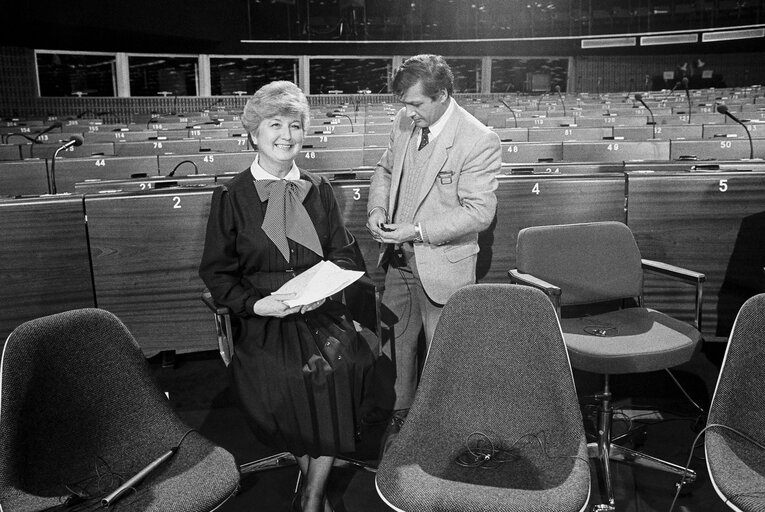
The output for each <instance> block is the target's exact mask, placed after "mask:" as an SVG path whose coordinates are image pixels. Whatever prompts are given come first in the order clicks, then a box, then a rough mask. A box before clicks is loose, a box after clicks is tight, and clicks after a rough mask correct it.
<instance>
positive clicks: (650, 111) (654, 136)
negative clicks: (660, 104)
mask: <svg viewBox="0 0 765 512" xmlns="http://www.w3.org/2000/svg"><path fill="white" fill-rule="evenodd" d="M635 99H636V100H638V101H639V102H640V103H642V104H643V106H644V107H645V108H646V110H648V113H649V114H651V125H652V126H653V138H654V139H655V138H656V119H655V118H654V117H653V110H651V107H649V106H648V105H646V103H645V101H643V95H642V94H640V93H639V92H636V93H635Z"/></svg>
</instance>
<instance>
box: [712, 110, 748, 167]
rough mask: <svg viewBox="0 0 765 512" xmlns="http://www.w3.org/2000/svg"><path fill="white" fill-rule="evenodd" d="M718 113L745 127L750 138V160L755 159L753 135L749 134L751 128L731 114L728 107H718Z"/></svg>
mask: <svg viewBox="0 0 765 512" xmlns="http://www.w3.org/2000/svg"><path fill="white" fill-rule="evenodd" d="M717 111H718V112H719V113H720V114H723V115H726V116H728V117H730V118H731V119H733V120H734V121H736V122H737V123H738V124H740V125H741V126H743V127H744V131H745V132H746V136H747V137H749V160H752V159H754V146H753V145H752V134H751V133H749V128H748V127H747V126H746V125H745V124H744V123H742V122H741V120H739V118H737V117H736V116H734V115H733V114H731V113H730V111H729V110H728V105H717Z"/></svg>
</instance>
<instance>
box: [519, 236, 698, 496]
mask: <svg viewBox="0 0 765 512" xmlns="http://www.w3.org/2000/svg"><path fill="white" fill-rule="evenodd" d="M516 263H517V269H511V270H509V271H508V274H509V276H510V281H511V282H513V283H518V284H524V285H529V286H533V287H536V288H539V289H540V290H542V291H544V292H545V293H546V294H547V295H548V296H549V297H550V299H551V300H552V302H553V304H554V305H555V308H556V310H557V311H558V315H559V317H560V318H561V326H562V328H563V337H564V339H565V341H566V347H567V348H568V353H569V357H570V358H571V365H572V367H574V368H576V369H579V370H583V371H586V372H591V373H596V374H601V375H603V383H604V384H603V390H602V392H601V393H599V394H598V395H596V399H598V401H599V413H598V426H597V430H598V439H597V443H591V444H590V445H589V446H588V448H589V453H590V456H591V457H594V458H598V459H599V461H600V465H601V469H602V473H603V480H604V484H605V491H606V492H605V494H606V499H607V503H605V504H601V505H599V506H598V509H599V510H614V509H615V506H616V505H615V498H614V490H613V484H612V478H611V465H610V460H616V461H621V462H628V463H631V464H636V465H640V466H645V467H650V468H654V469H659V470H663V471H668V472H671V473H673V474H676V475H680V476H681V477H682V478H683V479H684V481H685V482H686V483H690V482H692V481H693V480H695V477H696V475H695V473H694V472H693V471H692V470H687V469H685V468H684V467H682V466H680V465H678V464H673V463H670V462H667V461H664V460H661V459H658V458H656V457H652V456H649V455H646V454H644V453H640V452H637V451H635V450H631V449H629V448H626V447H624V446H621V445H618V444H615V443H612V439H611V430H612V418H613V414H614V409H613V406H612V394H611V386H610V375H613V374H627V373H642V372H651V371H657V370H667V371H668V369H669V368H671V367H673V366H677V365H679V364H682V363H685V362H687V361H689V360H690V359H691V357H692V356H693V354H694V353H695V352H696V351H697V349H698V348H699V345H700V342H701V333H700V332H699V328H700V315H701V300H702V284H703V282H704V280H705V276H704V274H701V273H698V272H692V271H689V270H685V269H682V268H679V267H676V266H672V265H667V264H663V263H659V262H655V261H650V260H645V259H642V258H641V255H640V251H639V249H638V246H637V243H636V242H635V239H634V237H633V235H632V232H631V231H630V229H629V228H628V227H627V226H626V225H624V224H622V223H620V222H593V223H582V224H564V225H553V226H535V227H529V228H525V229H522V230H521V231H520V232H519V233H518V240H517V248H516ZM644 270H650V271H653V272H657V273H659V274H662V275H663V276H668V277H673V278H677V279H682V280H683V281H685V282H688V283H690V284H692V285H694V286H695V309H694V315H695V316H694V321H693V325H689V324H687V323H685V322H681V321H679V320H677V319H675V318H672V317H669V316H667V315H665V314H663V313H660V312H659V311H656V310H653V309H649V308H646V307H645V306H644V303H643V271H644ZM668 374H669V375H670V377H672V379H673V381H674V382H675V383H676V384H678V386H679V383H678V381H677V380H676V379H675V378H674V376H673V375H672V373H671V372H668ZM681 390H682V388H681ZM683 393H685V391H683ZM685 396H686V398H688V399H689V400H690V397H689V396H688V395H687V393H686V394H685ZM691 402H692V400H691ZM694 405H696V404H695V402H694ZM696 407H697V408H698V409H699V410H700V407H698V405H696Z"/></svg>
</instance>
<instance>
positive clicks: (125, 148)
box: [114, 139, 200, 156]
mask: <svg viewBox="0 0 765 512" xmlns="http://www.w3.org/2000/svg"><path fill="white" fill-rule="evenodd" d="M199 147H200V146H199V139H186V140H147V141H143V142H139V141H135V142H117V143H115V144H114V154H115V155H118V156H143V155H164V154H167V153H176V154H188V153H197V152H198V151H199Z"/></svg>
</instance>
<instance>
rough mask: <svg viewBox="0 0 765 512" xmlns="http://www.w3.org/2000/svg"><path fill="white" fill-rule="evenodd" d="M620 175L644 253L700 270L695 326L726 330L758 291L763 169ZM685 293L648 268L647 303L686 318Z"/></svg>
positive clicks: (764, 227)
mask: <svg viewBox="0 0 765 512" xmlns="http://www.w3.org/2000/svg"><path fill="white" fill-rule="evenodd" d="M626 176H627V190H628V196H627V201H628V202H627V224H628V225H629V227H630V228H631V229H632V232H633V233H634V234H635V238H636V240H637V242H638V246H639V247H640V250H641V252H642V254H643V257H644V258H648V259H654V260H660V261H664V262H667V263H671V264H673V265H679V266H681V267H685V268H688V269H691V270H695V271H698V272H703V273H704V274H706V277H707V281H706V283H705V284H704V304H703V315H702V331H703V334H704V337H705V339H719V338H724V337H727V336H728V334H729V332H730V328H731V325H732V322H733V319H734V318H735V314H736V312H737V311H738V308H739V307H740V306H741V304H743V301H744V300H745V299H746V298H748V297H749V296H751V295H753V294H755V293H761V292H765V280H764V279H763V275H762V270H761V269H762V266H763V264H765V236H763V234H765V200H763V198H765V172H690V173H640V172H628V173H627V174H626ZM689 290H690V291H689ZM689 294H690V296H691V297H690V298H692V295H693V291H692V287H690V286H688V285H682V284H677V285H675V284H671V285H670V284H668V283H667V281H665V280H663V279H658V278H655V277H651V276H650V275H647V279H646V303H647V305H648V306H649V307H655V308H656V309H660V310H663V311H665V312H666V313H669V314H671V315H673V316H677V317H679V318H682V319H684V320H686V321H690V320H692V318H693V308H692V302H688V300H689ZM681 299H682V300H681ZM689 304H690V305H691V306H690V307H688V305H689Z"/></svg>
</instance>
